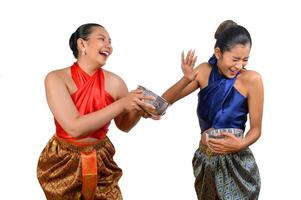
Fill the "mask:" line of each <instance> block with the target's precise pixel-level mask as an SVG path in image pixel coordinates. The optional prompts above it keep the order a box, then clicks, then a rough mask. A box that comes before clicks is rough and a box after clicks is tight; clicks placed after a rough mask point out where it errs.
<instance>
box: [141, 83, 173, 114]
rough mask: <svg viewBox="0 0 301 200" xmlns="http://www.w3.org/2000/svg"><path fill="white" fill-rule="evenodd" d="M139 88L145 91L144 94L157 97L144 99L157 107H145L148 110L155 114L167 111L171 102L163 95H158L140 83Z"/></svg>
mask: <svg viewBox="0 0 301 200" xmlns="http://www.w3.org/2000/svg"><path fill="white" fill-rule="evenodd" d="M138 88H139V89H141V90H142V91H143V94H144V95H146V96H153V97H155V99H154V100H148V99H146V100H144V102H146V103H149V104H151V105H153V106H154V107H155V109H144V110H145V111H146V112H148V113H150V114H155V115H161V116H162V115H164V114H165V112H166V109H167V108H168V106H169V103H168V102H167V101H166V100H165V99H164V98H163V97H161V96H159V95H157V94H156V93H154V92H152V91H151V90H149V89H147V88H145V87H143V86H141V85H139V86H138Z"/></svg>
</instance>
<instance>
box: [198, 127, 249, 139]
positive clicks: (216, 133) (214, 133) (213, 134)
mask: <svg viewBox="0 0 301 200" xmlns="http://www.w3.org/2000/svg"><path fill="white" fill-rule="evenodd" d="M222 132H226V133H232V134H234V135H235V136H236V137H242V136H243V133H244V131H243V130H242V129H239V128H218V129H208V130H206V131H204V132H203V133H206V134H208V136H209V138H223V137H224V136H221V135H220V133H222Z"/></svg>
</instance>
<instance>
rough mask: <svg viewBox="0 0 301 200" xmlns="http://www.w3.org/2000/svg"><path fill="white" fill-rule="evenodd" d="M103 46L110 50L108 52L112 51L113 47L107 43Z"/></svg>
mask: <svg viewBox="0 0 301 200" xmlns="http://www.w3.org/2000/svg"><path fill="white" fill-rule="evenodd" d="M105 46H106V48H108V49H110V51H113V47H112V44H111V43H110V42H107V44H106V45H105Z"/></svg>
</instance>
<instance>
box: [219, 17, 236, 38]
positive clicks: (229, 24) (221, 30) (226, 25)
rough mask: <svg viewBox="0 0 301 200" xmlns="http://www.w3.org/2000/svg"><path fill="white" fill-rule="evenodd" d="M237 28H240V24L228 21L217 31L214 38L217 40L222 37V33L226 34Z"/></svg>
mask: <svg viewBox="0 0 301 200" xmlns="http://www.w3.org/2000/svg"><path fill="white" fill-rule="evenodd" d="M235 26H238V24H237V23H236V22H234V21H232V20H226V21H224V22H222V23H221V24H220V25H219V26H218V28H217V29H216V31H215V34H214V38H215V39H216V40H217V39H218V38H219V37H220V36H221V34H222V32H224V31H225V30H226V29H228V28H231V27H235Z"/></svg>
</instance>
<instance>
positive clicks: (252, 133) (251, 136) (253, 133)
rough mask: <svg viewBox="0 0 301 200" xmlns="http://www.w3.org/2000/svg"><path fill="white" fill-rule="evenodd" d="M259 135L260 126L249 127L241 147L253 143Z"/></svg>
mask: <svg viewBox="0 0 301 200" xmlns="http://www.w3.org/2000/svg"><path fill="white" fill-rule="evenodd" d="M260 135H261V128H251V129H250V130H249V131H248V133H247V134H246V136H245V138H244V139H243V149H245V148H247V147H249V146H250V145H252V144H253V143H255V142H256V141H257V140H258V138H259V137H260Z"/></svg>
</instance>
